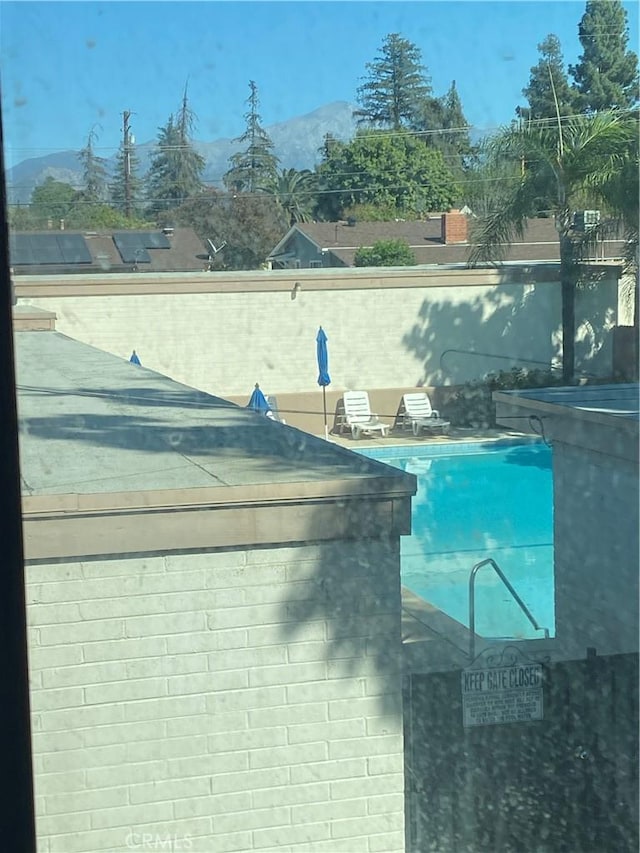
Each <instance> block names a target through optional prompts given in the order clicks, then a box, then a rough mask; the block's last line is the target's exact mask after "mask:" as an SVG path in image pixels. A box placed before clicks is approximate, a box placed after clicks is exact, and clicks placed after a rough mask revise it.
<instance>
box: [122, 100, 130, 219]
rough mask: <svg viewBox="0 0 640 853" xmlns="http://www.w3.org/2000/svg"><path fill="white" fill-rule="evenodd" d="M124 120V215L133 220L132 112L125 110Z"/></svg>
mask: <svg viewBox="0 0 640 853" xmlns="http://www.w3.org/2000/svg"><path fill="white" fill-rule="evenodd" d="M122 118H123V135H124V143H123V153H124V213H125V216H126V217H127V219H131V128H130V127H129V119H130V118H131V111H130V110H125V111H124V112H123V113H122Z"/></svg>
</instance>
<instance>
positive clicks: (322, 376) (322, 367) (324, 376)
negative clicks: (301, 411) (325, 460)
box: [316, 326, 331, 438]
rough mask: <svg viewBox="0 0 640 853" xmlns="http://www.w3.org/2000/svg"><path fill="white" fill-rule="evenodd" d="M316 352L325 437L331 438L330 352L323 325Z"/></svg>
mask: <svg viewBox="0 0 640 853" xmlns="http://www.w3.org/2000/svg"><path fill="white" fill-rule="evenodd" d="M316 354H317V356H318V385H320V386H321V387H322V408H323V410H324V437H325V438H329V428H328V426H327V385H331V377H330V376H329V353H328V351H327V336H326V334H325V332H324V329H323V328H322V326H320V328H319V329H318V334H317V336H316Z"/></svg>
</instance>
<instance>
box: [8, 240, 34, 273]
mask: <svg viewBox="0 0 640 853" xmlns="http://www.w3.org/2000/svg"><path fill="white" fill-rule="evenodd" d="M9 258H10V259H11V263H12V264H13V265H14V266H21V265H24V266H28V265H31V264H35V262H36V261H35V258H34V256H33V250H32V248H31V242H30V241H29V235H28V234H11V235H10V236H9Z"/></svg>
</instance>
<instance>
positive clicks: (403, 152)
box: [317, 130, 457, 220]
mask: <svg viewBox="0 0 640 853" xmlns="http://www.w3.org/2000/svg"><path fill="white" fill-rule="evenodd" d="M317 171H318V181H319V190H320V192H319V195H318V211H319V213H320V214H321V215H322V217H323V218H325V219H329V220H331V219H337V218H339V216H340V215H342V213H343V211H344V210H345V209H346V208H349V207H353V206H354V205H374V206H379V207H384V208H387V209H390V210H393V211H395V214H396V215H397V216H411V217H415V216H419V215H421V214H422V213H427V212H428V211H433V210H448V209H449V208H450V207H451V206H452V204H453V202H454V201H455V198H456V195H457V188H456V183H455V180H454V177H453V175H452V174H451V171H450V170H449V169H448V168H447V166H446V165H445V163H444V160H443V157H442V154H441V153H440V152H439V151H435V150H434V149H432V148H428V147H427V146H426V145H425V144H424V143H423V142H422V141H421V140H419V139H416V138H415V137H414V136H412V135H410V134H397V133H393V132H389V131H381V130H378V131H372V130H369V131H359V132H358V133H357V134H356V136H355V137H354V139H353V140H351V142H338V141H334V142H333V143H332V145H331V146H329V147H328V149H327V156H326V157H325V159H324V162H322V163H321V164H320V166H319V167H318V170H317Z"/></svg>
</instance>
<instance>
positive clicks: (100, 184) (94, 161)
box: [78, 128, 107, 204]
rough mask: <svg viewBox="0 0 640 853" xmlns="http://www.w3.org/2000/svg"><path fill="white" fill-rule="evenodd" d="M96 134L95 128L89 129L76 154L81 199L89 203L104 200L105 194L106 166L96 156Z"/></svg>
mask: <svg viewBox="0 0 640 853" xmlns="http://www.w3.org/2000/svg"><path fill="white" fill-rule="evenodd" d="M97 139H98V135H97V133H96V131H95V128H92V129H91V130H90V131H89V135H88V137H87V144H86V145H85V147H84V148H82V149H81V151H80V153H79V154H78V159H79V160H80V163H81V164H82V190H81V199H82V201H85V202H90V203H91V204H98V203H99V202H101V201H104V199H105V197H106V194H107V167H106V164H105V160H104V158H103V157H98V156H97V154H96V153H95V150H94V144H95V143H96V142H97Z"/></svg>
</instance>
